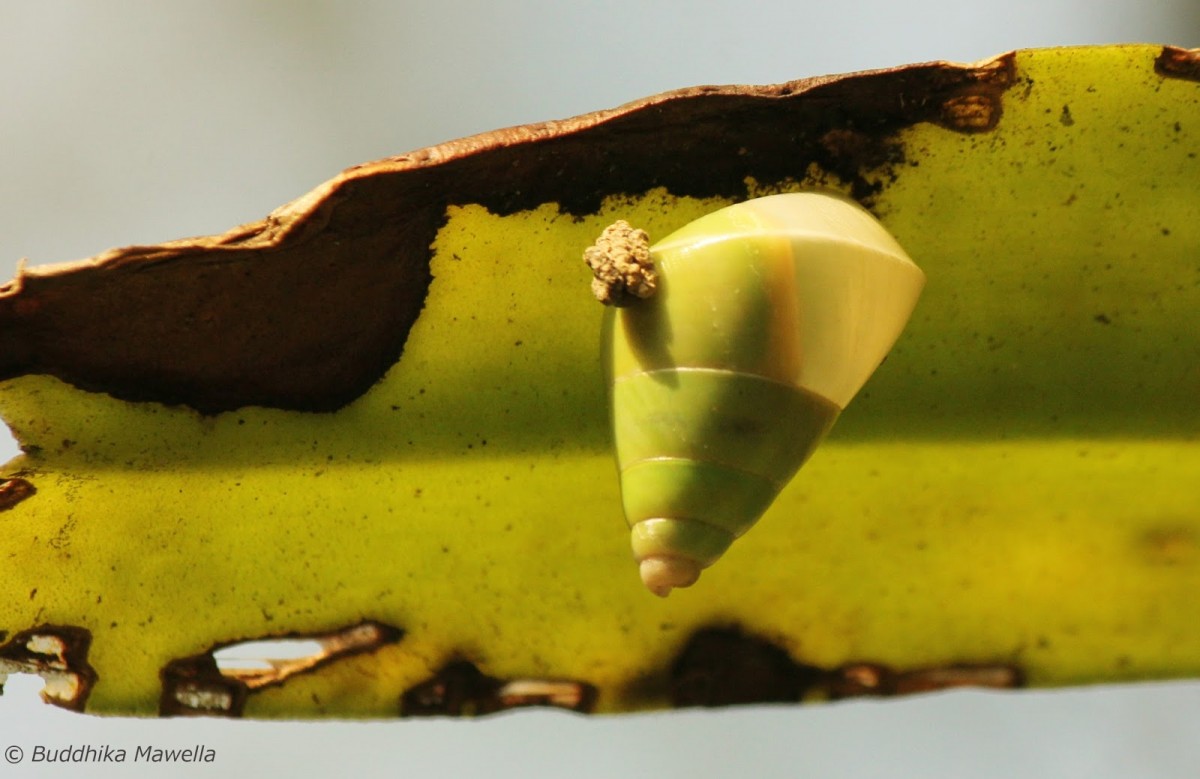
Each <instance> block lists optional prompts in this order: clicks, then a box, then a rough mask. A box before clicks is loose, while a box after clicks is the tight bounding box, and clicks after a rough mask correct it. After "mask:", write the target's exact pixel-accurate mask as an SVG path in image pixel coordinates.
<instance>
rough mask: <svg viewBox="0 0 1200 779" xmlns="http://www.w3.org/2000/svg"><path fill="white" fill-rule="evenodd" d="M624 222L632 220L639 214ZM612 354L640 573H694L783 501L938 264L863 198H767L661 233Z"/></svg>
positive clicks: (618, 431) (609, 345)
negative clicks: (913, 248) (909, 249)
mask: <svg viewBox="0 0 1200 779" xmlns="http://www.w3.org/2000/svg"><path fill="white" fill-rule="evenodd" d="M626 227H627V226H626ZM650 258H651V260H652V261H653V263H654V266H655V268H656V270H657V275H658V278H657V286H658V289H657V291H656V292H655V294H653V295H652V296H651V297H649V298H646V299H632V300H629V301H625V302H624V305H623V307H620V308H610V309H608V313H607V315H606V316H605V319H604V337H603V355H604V362H605V367H606V373H607V375H608V380H609V383H610V388H611V393H610V398H611V404H612V426H613V435H614V439H615V445H616V455H617V464H618V468H619V471H620V481H621V494H622V502H623V504H624V509H625V517H626V519H627V520H628V522H629V526H630V528H631V535H632V543H633V554H634V557H635V559H636V560H637V562H638V564H639V566H640V570H641V576H642V580H643V581H644V582H645V585H646V587H648V588H649V589H650V590H651V591H652V592H654V593H655V594H657V595H660V596H665V595H667V594H668V593H670V591H671V589H672V588H675V587H687V586H689V585H691V584H693V583H694V582H695V581H696V579H697V578H698V577H699V576H700V572H701V570H703V569H704V568H706V567H708V566H710V565H712V564H713V563H714V562H716V560H717V559H718V558H720V557H721V555H722V554H723V553H724V552H725V550H726V549H728V548H729V546H730V544H732V543H733V541H734V540H735V539H736V538H738V537H739V536H741V535H742V534H743V533H745V532H746V531H747V530H748V529H749V528H750V527H751V526H752V525H753V524H754V523H755V522H756V521H758V519H759V517H761V516H762V514H763V512H765V511H766V510H767V508H768V507H769V506H770V505H771V503H772V501H774V499H775V496H776V495H777V494H778V493H779V491H780V490H781V489H783V487H784V486H785V485H786V484H787V483H788V482H789V481H790V480H791V478H792V477H793V476H794V475H795V474H796V472H797V471H798V470H799V468H800V466H801V465H802V464H803V463H804V461H805V460H807V459H808V457H809V455H811V454H812V452H813V450H814V449H815V448H816V447H817V445H818V444H819V443H820V442H821V440H822V439H823V438H824V437H825V434H826V433H828V432H829V429H830V428H831V427H832V426H833V423H834V421H835V420H836V419H837V417H838V415H839V414H840V413H841V411H842V409H843V408H845V407H846V405H847V404H848V403H849V402H850V400H851V398H853V397H854V395H855V394H856V393H857V392H858V390H859V389H860V388H861V387H862V385H863V384H864V383H865V382H866V381H867V379H868V378H869V377H870V376H871V374H872V373H873V372H874V370H875V369H876V368H877V367H878V366H879V364H880V363H881V362H882V361H883V358H884V357H885V356H886V355H887V353H888V351H889V350H890V349H891V347H892V344H894V343H895V341H896V339H897V338H898V337H899V335H900V333H901V331H902V330H903V329H904V326H905V324H906V323H907V322H908V319H909V316H910V315H911V313H912V310H913V307H914V306H915V305H916V302H917V298H918V297H919V295H920V293H921V289H922V287H923V286H924V284H925V276H924V274H923V273H922V272H921V270H920V269H919V268H918V267H917V266H916V265H915V264H913V262H912V260H910V259H909V257H908V255H907V254H905V252H904V250H903V249H902V248H900V245H899V244H898V243H897V242H896V240H895V239H894V238H892V236H891V235H890V234H889V233H888V232H887V230H885V229H884V228H883V226H882V225H880V224H879V222H878V221H876V220H875V218H874V217H872V216H871V215H870V214H869V213H868V212H867V211H866V210H864V209H863V208H862V207H860V206H859V205H858V204H857V203H854V202H853V201H851V200H848V199H846V198H843V197H841V196H838V195H835V194H830V193H824V192H803V193H792V194H783V195H773V196H770V197H763V198H757V199H754V200H749V201H746V202H743V203H739V204H737V205H733V206H729V207H728V208H723V209H721V210H719V211H716V212H714V213H711V214H708V215H707V216H704V217H702V218H700V219H697V220H696V221H694V222H692V223H690V224H688V225H686V226H685V227H683V228H682V229H680V230H678V231H676V232H674V233H672V234H671V235H669V236H667V237H666V238H664V239H663V240H661V241H659V242H658V243H657V244H655V245H654V246H653V247H651V248H650Z"/></svg>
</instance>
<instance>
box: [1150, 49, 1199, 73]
mask: <svg viewBox="0 0 1200 779" xmlns="http://www.w3.org/2000/svg"><path fill="white" fill-rule="evenodd" d="M1154 72H1155V73H1157V74H1158V75H1160V76H1163V77H1164V78H1182V79H1187V80H1189V81H1200V49H1182V48H1179V47H1178V46H1163V50H1162V52H1161V53H1160V54H1159V55H1158V59H1156V60H1154Z"/></svg>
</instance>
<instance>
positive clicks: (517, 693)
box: [400, 660, 596, 717]
mask: <svg viewBox="0 0 1200 779" xmlns="http://www.w3.org/2000/svg"><path fill="white" fill-rule="evenodd" d="M595 703H596V688H595V687H593V686H592V685H590V684H587V683H586V682H579V681H574V680H569V679H510V680H507V681H506V680H503V679H497V678H495V677H493V676H488V675H486V674H484V673H483V672H482V671H480V670H479V669H478V668H477V667H476V666H475V664H474V663H471V662H468V661H466V660H456V661H453V662H451V663H449V664H447V665H446V666H445V667H443V668H442V670H440V671H438V672H437V673H436V674H435V675H434V676H433V677H431V678H430V679H427V680H426V681H424V682H421V683H420V684H417V685H415V686H414V687H412V688H411V689H409V690H407V691H405V693H404V694H403V695H402V696H401V698H400V716H402V717H428V716H450V717H469V716H479V715H483V714H494V713H496V712H500V711H507V710H509V709H516V708H525V707H530V706H545V707H551V708H559V709H568V710H570V711H577V712H583V713H587V712H590V711H591V710H592V708H593V707H594V706H595Z"/></svg>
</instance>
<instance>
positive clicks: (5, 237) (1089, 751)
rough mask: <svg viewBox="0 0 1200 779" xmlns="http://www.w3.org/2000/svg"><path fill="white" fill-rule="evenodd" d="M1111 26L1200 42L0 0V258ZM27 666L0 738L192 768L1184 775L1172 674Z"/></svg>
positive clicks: (911, 15)
mask: <svg viewBox="0 0 1200 779" xmlns="http://www.w3.org/2000/svg"><path fill="white" fill-rule="evenodd" d="M1121 41H1125V42H1134V41H1139V42H1155V43H1173V44H1176V45H1182V46H1191V47H1195V46H1200V4H1197V3H1196V2H1195V1H1194V0H1186V1H1185V2H1176V3H1169V2H1157V3H1150V2H1145V0H1142V1H1140V2H1139V1H1138V0H1122V1H1121V2H1108V3H1098V2H1095V1H1094V0H1040V1H1039V2H1034V1H1033V0H1009V2H1006V3H969V2H963V1H962V0H955V1H954V2H951V1H950V0H919V1H917V2H907V3H899V2H895V0H871V1H870V2H842V3H834V2H829V0H824V1H823V2H819V3H815V2H795V0H793V1H792V2H785V1H784V0H776V1H774V2H763V3H754V2H739V3H729V2H709V1H707V0H694V1H693V2H658V3H654V2H649V1H648V0H640V2H634V1H633V0H610V2H606V3H603V4H601V3H598V2H597V3H582V2H574V3H571V2H565V1H564V0H558V1H557V2H552V1H550V0H546V1H545V2H535V1H533V0H526V1H520V0H517V1H513V2H506V3H496V2H484V1H475V0H470V1H468V0H440V2H433V0H410V1H409V2H402V3H401V2H395V3H387V2H340V3H336V4H335V3H321V2H315V1H313V0H297V1H296V2H283V1H278V2H246V1H245V0H219V1H209V2H171V3H162V2H149V1H147V2H131V1H129V0H106V1H105V2H103V3H100V2H85V1H84V0H78V1H77V2H54V1H53V0H51V1H49V2H38V3H30V2H21V3H18V2H0V105H2V106H3V114H2V116H3V120H2V121H0V272H6V273H9V274H10V273H11V272H12V270H13V269H14V268H15V264H16V261H17V260H18V259H20V258H21V257H28V258H29V259H30V261H31V262H34V263H41V262H56V261H62V260H69V259H75V258H79V257H84V256H89V255H92V254H96V253H98V252H100V251H103V250H104V249H107V248H109V247H111V246H117V245H125V244H130V243H150V242H158V241H163V240H168V239H172V238H179V237H183V236H187V235H197V234H204V233H213V232H221V231H224V230H225V229H227V228H229V227H232V226H234V225H236V224H240V223H242V222H247V221H251V220H255V219H258V218H261V217H262V216H264V215H265V214H266V213H267V212H269V211H270V210H272V209H273V208H275V207H276V206H278V205H280V204H282V203H284V202H286V201H288V200H291V199H293V198H295V197H297V196H299V195H300V194H302V193H304V192H305V191H307V190H308V189H310V188H312V187H313V186H315V185H317V184H318V183H320V182H321V181H323V180H324V179H327V178H329V177H330V176H332V175H334V174H336V173H337V172H338V171H339V170H340V169H342V168H344V167H346V166H349V165H352V164H355V163H358V162H363V161H366V160H371V159H376V158H380V157H385V156H389V155H393V154H398V153H401V152H404V151H408V150H410V149H413V148H418V147H421V146H424V145H428V144H432V143H437V142H440V141H444V140H448V139H451V138H455V137H459V136H463V135H468V134H471V133H476V132H480V131H484V130H489V129H493V128H496V127H501V126H506V125H512V124H520V123H524V122H530V121H537V120H542V119H552V118H560V117H564V116H570V115H574V114H578V113H583V112H586V111H591V110H596V109H600V108H606V107H610V106H614V105H618V104H620V103H623V102H626V101H628V100H632V99H635V98H637V97H641V96H645V95H649V94H653V93H655V92H659V91H662V90H666V89H673V88H677V87H683V86H690V85H695V84H703V83H772V82H779V81H786V80H790V79H794V78H799V77H804V76H814V75H821V74H826V73H837V72H846V71H852V70H863V69H869V68H878V67H888V66H892V65H899V64H904V63H908V62H919V61H927V60H935V59H949V60H959V61H973V60H978V59H982V58H986V57H990V56H992V55H995V54H998V53H1001V52H1003V51H1007V50H1009V49H1013V48H1025V47H1038V46H1052V45H1067V44H1088V43H1107V42H1121ZM6 277H7V276H6ZM13 453H15V447H13V446H12V444H11V443H3V442H0V459H4V458H7V457H8V456H9V455H11V454H13ZM5 627H10V628H11V627H14V626H5ZM38 686H39V685H38V684H36V683H34V682H33V681H32V680H24V679H19V680H13V681H10V684H9V686H8V688H9V689H8V694H6V695H5V696H4V697H3V698H0V747H3V746H7V745H8V744H10V743H11V744H20V745H22V746H24V747H25V749H26V751H27V752H28V751H29V749H31V748H32V746H33V745H34V744H36V743H49V744H51V745H59V746H63V745H67V744H71V743H74V744H80V743H85V742H91V743H101V742H108V743H113V744H114V745H125V746H127V747H128V746H129V745H131V744H140V743H156V744H159V745H166V746H174V747H182V746H187V745H190V744H193V743H195V742H197V741H200V742H204V743H207V744H209V745H211V746H213V747H214V748H216V749H217V750H218V755H219V760H218V764H217V767H211V766H210V767H199V768H197V769H196V770H195V771H194V773H195V774H196V775H201V774H203V775H209V776H212V775H215V774H214V772H215V771H220V772H221V773H222V774H225V775H232V776H239V775H248V774H249V773H250V772H251V771H252V770H255V769H256V770H258V771H260V772H261V771H265V770H267V769H268V768H269V769H272V773H276V772H277V773H279V774H283V773H285V772H299V773H300V775H307V774H309V773H314V774H320V773H332V772H333V771H334V770H335V769H341V770H345V769H349V768H353V769H356V770H357V771H359V772H360V775H375V774H378V775H388V776H392V775H395V774H397V773H401V772H403V771H404V770H406V769H417V768H422V767H423V768H424V769H426V770H427V771H428V770H429V769H435V770H434V773H441V774H442V775H461V774H466V773H468V772H470V773H474V774H478V773H481V772H487V773H488V774H489V775H502V776H508V775H512V776H517V775H549V774H551V773H553V774H556V775H557V774H560V773H562V772H569V773H570V774H571V775H572V776H580V777H584V776H685V775H686V776H726V775H734V774H740V773H746V774H751V775H759V776H762V775H772V776H773V775H796V774H801V773H804V774H809V775H824V776H920V777H930V776H955V777H960V776H972V777H1011V776H1056V777H1067V776H1080V777H1084V776H1086V777H1110V776H1111V777H1130V776H1138V777H1147V776H1180V777H1182V776H1196V775H1200V685H1197V684H1191V683H1188V684H1170V685H1145V686H1133V687H1124V688H1120V689H1093V690H1084V691H1073V692H1059V693H1023V694H1019V695H1002V696H997V695H985V694H980V693H954V694H948V695H940V696H934V697H930V698H925V699H921V700H912V701H907V702H891V703H885V704H878V703H869V702H867V703H861V702H860V703H849V704H842V705H838V706H834V707H823V708H809V709H804V710H801V709H798V708H790V709H777V710H767V709H754V710H749V711H741V712H722V713H708V712H696V713H689V714H681V715H675V716H671V717H645V716H642V717H626V718H610V719H601V720H583V719H579V718H573V717H567V716H563V715H551V714H521V715H515V716H506V717H502V718H500V719H496V720H491V721H487V722H483V723H407V722H405V723H387V724H375V725H369V726H368V725H348V724H325V725H320V726H314V725H300V724H292V725H289V724H279V723H274V724H271V723H265V724H264V723H226V722H208V721H206V722H190V721H189V722H179V721H175V722H148V723H138V722H131V721H125V720H116V721H102V720H97V719H94V718H85V717H79V716H74V715H68V714H65V713H62V712H58V711H55V710H51V709H49V708H48V707H42V706H41V705H40V704H35V703H33V702H32V700H33V698H34V697H35V696H34V690H35V689H36V688H37V687H38ZM439 766H440V767H441V771H440V772H439V771H437V770H436V769H438V767H439ZM84 770H86V774H84V775H99V776H103V775H114V776H115V775H118V774H117V773H111V774H109V773H107V771H106V769H104V768H103V767H101V766H88V767H86V769H84ZM54 773H55V775H65V770H64V771H56V772H54ZM185 773H186V772H185ZM11 774H12V775H13V776H35V775H38V772H37V770H36V769H35V768H34V767H33V766H30V765H28V764H24V765H21V766H19V767H18V768H14V769H12V771H11Z"/></svg>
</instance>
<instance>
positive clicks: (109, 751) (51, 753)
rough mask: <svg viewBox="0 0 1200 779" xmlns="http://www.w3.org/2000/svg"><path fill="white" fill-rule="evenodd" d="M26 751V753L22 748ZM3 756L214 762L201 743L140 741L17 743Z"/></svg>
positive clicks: (214, 755)
mask: <svg viewBox="0 0 1200 779" xmlns="http://www.w3.org/2000/svg"><path fill="white" fill-rule="evenodd" d="M27 751H28V754H26V752H27ZM4 759H5V760H6V761H8V762H9V763H12V764H14V765H15V764H17V763H21V762H26V763H215V762H216V761H217V750H215V749H213V748H212V747H207V746H204V745H203V744H195V745H193V746H189V747H156V746H150V745H145V744H143V745H141V746H134V747H114V746H112V745H111V744H66V745H63V746H45V745H43V744H37V745H34V746H32V747H28V748H25V747H20V746H17V745H16V744H13V745H11V746H9V747H8V748H6V749H5V750H4Z"/></svg>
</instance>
